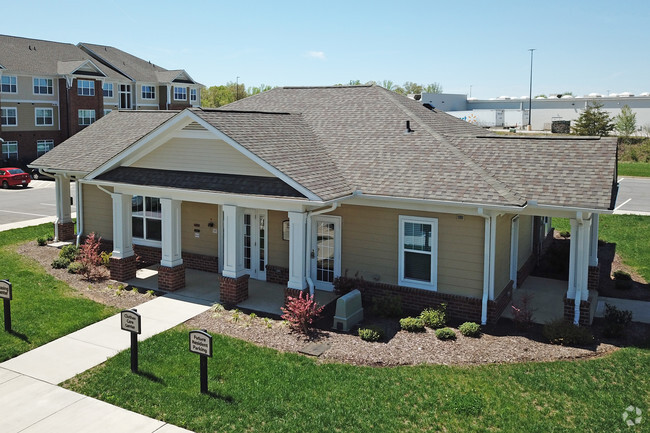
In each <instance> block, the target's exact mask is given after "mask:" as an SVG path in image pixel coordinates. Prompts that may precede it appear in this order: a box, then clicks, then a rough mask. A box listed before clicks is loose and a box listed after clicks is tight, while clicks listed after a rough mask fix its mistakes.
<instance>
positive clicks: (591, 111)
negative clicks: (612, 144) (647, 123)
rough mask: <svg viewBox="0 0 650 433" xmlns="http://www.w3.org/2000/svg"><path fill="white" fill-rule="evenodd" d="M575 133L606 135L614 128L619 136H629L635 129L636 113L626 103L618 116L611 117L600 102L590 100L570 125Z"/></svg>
mask: <svg viewBox="0 0 650 433" xmlns="http://www.w3.org/2000/svg"><path fill="white" fill-rule="evenodd" d="M572 130H573V133H574V134H576V135H591V136H601V137H605V136H608V135H609V133H610V132H612V131H614V130H616V132H617V133H618V135H619V136H621V137H623V138H629V137H630V136H631V135H632V134H634V132H635V131H636V130H637V125H636V113H634V112H633V111H632V109H631V108H630V107H629V106H628V105H624V106H623V107H622V108H621V113H620V114H619V115H618V116H614V117H611V116H610V115H609V114H608V113H607V112H606V111H605V110H603V104H601V103H600V102H592V103H589V104H588V105H587V108H585V110H584V111H583V112H582V113H581V114H580V117H578V119H577V120H576V121H575V123H574V124H573V127H572Z"/></svg>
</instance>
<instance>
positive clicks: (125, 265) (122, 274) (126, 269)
mask: <svg viewBox="0 0 650 433" xmlns="http://www.w3.org/2000/svg"><path fill="white" fill-rule="evenodd" d="M110 265H111V267H110V269H111V279H112V280H116V281H122V282H124V281H128V280H130V279H133V278H135V272H136V270H137V266H136V262H135V256H131V257H125V258H123V259H117V258H115V257H111V258H110Z"/></svg>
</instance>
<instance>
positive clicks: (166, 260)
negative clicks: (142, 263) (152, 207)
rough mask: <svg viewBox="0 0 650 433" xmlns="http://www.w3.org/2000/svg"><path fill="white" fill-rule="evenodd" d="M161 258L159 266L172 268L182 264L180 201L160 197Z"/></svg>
mask: <svg viewBox="0 0 650 433" xmlns="http://www.w3.org/2000/svg"><path fill="white" fill-rule="evenodd" d="M160 205H161V207H162V260H161V261H160V264H161V266H166V267H168V268H173V267H176V266H179V265H182V264H183V258H182V257H181V201H180V200H172V199H169V198H161V199H160Z"/></svg>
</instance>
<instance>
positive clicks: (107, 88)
mask: <svg viewBox="0 0 650 433" xmlns="http://www.w3.org/2000/svg"><path fill="white" fill-rule="evenodd" d="M102 93H103V94H104V98H112V97H113V83H104V84H102Z"/></svg>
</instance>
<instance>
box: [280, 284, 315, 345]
mask: <svg viewBox="0 0 650 433" xmlns="http://www.w3.org/2000/svg"><path fill="white" fill-rule="evenodd" d="M323 308H324V306H319V305H318V304H317V303H316V302H315V301H314V295H308V294H307V293H305V292H300V294H299V295H298V297H297V298H296V297H293V296H288V297H287V303H286V305H285V306H284V307H282V308H281V309H282V312H283V313H284V314H282V318H283V319H284V320H286V321H287V322H289V327H290V328H291V329H292V330H293V331H296V332H300V333H301V334H305V335H307V334H309V331H310V330H311V328H312V327H313V325H314V321H315V320H316V319H317V318H318V316H320V314H321V312H322V311H323Z"/></svg>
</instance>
